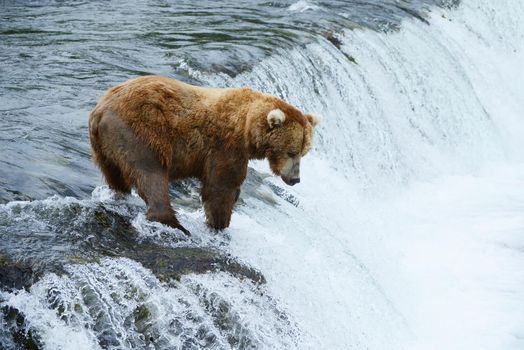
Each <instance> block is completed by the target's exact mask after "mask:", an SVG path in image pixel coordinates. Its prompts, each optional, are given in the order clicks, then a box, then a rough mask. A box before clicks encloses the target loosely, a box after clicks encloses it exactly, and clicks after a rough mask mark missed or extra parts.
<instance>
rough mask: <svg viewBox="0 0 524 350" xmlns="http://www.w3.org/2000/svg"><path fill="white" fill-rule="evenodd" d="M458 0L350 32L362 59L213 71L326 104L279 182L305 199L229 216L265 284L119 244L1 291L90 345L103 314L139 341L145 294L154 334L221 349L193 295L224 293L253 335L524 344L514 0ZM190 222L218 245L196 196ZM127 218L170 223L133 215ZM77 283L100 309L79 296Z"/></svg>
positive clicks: (270, 343) (302, 342)
mask: <svg viewBox="0 0 524 350" xmlns="http://www.w3.org/2000/svg"><path fill="white" fill-rule="evenodd" d="M464 2H465V3H464V4H463V5H461V7H460V8H459V9H458V10H455V11H445V12H444V11H440V10H435V11H434V12H433V13H432V14H431V17H430V18H429V21H430V23H431V26H427V25H425V24H424V23H422V22H419V21H416V20H409V21H405V22H404V23H403V26H402V29H401V30H400V32H396V33H390V34H383V33H375V32H370V31H366V30H354V31H348V32H346V33H343V34H342V35H341V37H340V39H341V41H342V42H343V47H342V50H343V52H344V53H345V54H346V55H350V56H352V57H353V58H354V59H355V60H356V62H357V63H358V64H354V63H352V62H350V60H349V59H348V58H347V57H346V56H345V54H344V53H343V52H341V51H339V50H338V49H336V48H335V47H334V46H333V45H331V44H330V43H329V42H327V41H322V42H318V43H312V44H308V45H306V46H304V47H301V48H296V49H294V50H292V51H291V52H281V53H280V54H278V55H275V56H273V57H271V58H269V59H267V60H265V61H263V62H261V63H260V64H258V65H257V66H256V67H255V69H254V70H253V71H251V72H248V73H245V74H243V75H241V76H238V77H237V78H235V79H234V80H231V79H229V78H228V77H225V76H209V77H206V79H207V80H208V81H209V83H210V84H214V85H216V84H218V85H235V86H238V85H250V86H254V87H255V88H258V89H260V90H263V91H267V92H269V93H274V94H278V95H280V96H282V97H283V98H285V99H287V100H289V101H290V102H292V103H294V104H296V105H297V106H299V107H300V108H302V109H303V110H306V111H311V112H317V113H319V114H322V115H323V116H324V121H323V124H322V125H321V127H320V128H319V130H318V132H317V135H316V136H317V138H316V141H315V148H314V150H313V151H312V152H311V154H310V155H308V156H307V158H305V159H304V160H303V162H302V164H303V165H302V176H301V177H302V182H301V184H300V185H299V186H295V187H293V188H292V189H289V191H290V193H291V194H292V195H294V196H295V197H296V198H298V200H299V201H300V204H299V205H298V206H297V207H295V206H293V205H291V204H290V203H288V202H286V201H284V200H282V199H280V198H277V197H275V200H277V201H278V206H276V207H274V206H269V205H267V204H266V203H263V202H261V201H258V200H256V199H251V200H249V199H248V202H247V205H245V206H242V207H241V208H239V209H238V210H237V212H236V213H235V214H234V216H233V220H232V226H231V228H230V229H228V230H227V235H229V236H230V237H231V242H230V243H229V247H228V248H227V249H228V250H229V251H230V253H231V254H232V255H233V256H237V257H240V258H241V259H242V260H243V261H245V262H247V263H249V264H250V265H251V266H254V267H256V268H258V269H259V270H260V271H261V272H262V273H263V274H264V275H265V277H266V279H267V285H266V286H264V287H262V289H259V288H257V287H255V286H253V285H251V283H249V282H245V281H244V282H241V281H239V280H238V279H236V278H233V277H231V276H229V275H227V274H222V273H218V274H209V275H190V276H186V277H185V278H183V279H182V280H181V281H180V282H174V283H173V284H172V285H165V284H162V283H160V282H159V281H158V280H157V279H156V278H155V277H154V276H153V275H152V274H151V273H150V272H149V271H148V270H147V269H144V268H143V267H142V266H141V265H140V264H138V263H136V262H133V261H131V260H128V259H123V258H122V259H107V260H104V261H102V262H101V263H100V264H89V265H84V266H82V265H79V266H71V267H68V269H69V272H70V276H69V277H67V276H56V275H48V276H46V277H45V278H44V279H42V280H41V281H39V282H38V283H37V284H35V285H34V286H33V287H32V289H31V290H30V291H29V292H21V293H3V294H1V295H0V297H1V298H2V299H3V300H5V301H4V302H3V304H8V305H11V306H14V307H17V308H18V309H20V310H21V311H22V312H23V313H24V314H26V315H27V316H28V317H27V318H28V319H29V322H30V324H31V327H32V328H33V329H36V330H38V331H39V332H40V334H42V335H43V339H44V345H45V346H46V348H47V349H59V348H61V349H69V348H71V346H72V345H71V344H74V345H75V348H78V349H93V348H97V347H98V345H96V336H95V331H96V332H98V333H100V332H102V331H104V330H105V331H107V332H110V333H111V332H112V333H114V334H112V337H110V338H111V339H117V340H118V344H114V347H115V348H119V347H132V346H134V344H141V342H142V341H143V339H139V337H140V334H138V333H137V332H134V330H133V329H129V328H128V326H127V323H126V322H127V321H126V319H128V318H130V317H132V315H133V313H134V312H135V310H136V308H137V307H138V306H140V305H146V306H148V307H149V308H150V309H151V310H153V312H152V319H151V320H149V321H148V322H150V324H148V325H146V326H147V327H150V329H149V328H148V331H147V332H146V333H149V334H161V336H160V337H159V338H158V339H160V340H159V342H160V344H169V346H171V347H175V346H181V343H180V342H181V339H192V338H194V336H195V334H197V333H198V332H199V330H201V329H204V331H205V332H207V333H208V334H211V335H213V336H215V337H216V340H215V342H214V347H215V348H227V347H228V345H227V340H226V339H225V338H226V337H227V336H228V335H229V333H234V332H236V331H237V330H234V329H233V330H231V332H229V333H228V332H227V331H226V332H224V331H221V330H218V329H215V328H213V327H214V322H213V321H212V320H209V319H208V317H209V316H208V312H207V311H206V310H205V307H204V306H203V305H204V304H205V303H204V302H203V300H208V301H206V302H209V300H211V303H212V304H213V300H218V301H219V302H220V300H225V301H227V303H228V304H229V305H231V308H232V314H233V315H235V317H237V318H238V320H239V321H238V324H239V325H241V328H242V329H241V330H240V331H239V332H240V333H242V332H244V333H242V334H246V333H247V334H249V335H248V338H249V339H255V343H256V344H257V345H258V346H259V347H260V348H267V349H271V348H293V347H298V348H301V349H351V348H353V349H380V350H382V349H410V348H413V349H522V348H524V267H523V266H524V163H523V161H524V159H523V153H522V150H523V149H524V148H523V146H524V140H523V137H522V136H521V135H524V87H523V83H522V82H523V81H524V71H523V70H522V69H521V62H524V28H523V27H524V5H523V4H521V3H520V1H519V0H505V1H500V0H498V1H496V2H495V1H488V0H478V1H473V0H471V1H467V0H466V1H464ZM314 10H315V9H314V8H310V9H309V11H314ZM290 11H291V9H290ZM196 73H198V74H199V77H200V78H203V75H202V73H201V72H196ZM196 73H195V74H196ZM315 91H316V92H315ZM254 165H255V166H256V167H257V169H259V170H261V171H264V172H268V169H267V166H266V165H265V163H256V164H254ZM270 181H274V182H275V183H277V184H279V185H282V184H281V182H280V180H279V179H272V180H270ZM105 194H106V192H105V191H104V190H102V191H100V190H98V191H97V192H96V193H95V194H94V195H93V201H95V202H96V201H107V200H111V199H108V198H105V197H104V196H105ZM131 200H134V199H131ZM56 201H59V202H60V203H62V202H63V203H62V205H65V204H67V202H68V201H70V199H64V200H61V199H56V198H55V199H53V200H52V201H51V202H52V203H55V202H56ZM78 202H79V203H82V205H92V203H91V202H90V201H78ZM52 203H51V204H52ZM55 204H56V203H55ZM17 205H19V204H16V203H14V204H11V205H10V206H11V207H15V206H17ZM24 205H28V204H24ZM44 205H48V204H45V203H44ZM49 205H50V204H49ZM6 208H7V209H9V208H8V206H6ZM9 210H10V209H9ZM182 221H183V224H184V225H185V226H186V227H188V228H189V229H190V230H191V231H192V232H196V233H197V234H196V238H195V239H196V240H195V242H193V243H195V244H197V245H202V244H204V245H210V246H213V245H217V246H218V247H222V246H223V245H224V244H227V243H226V242H225V241H224V242H222V241H221V240H218V241H217V240H215V239H208V238H206V237H207V236H206V235H207V234H208V232H206V230H205V228H204V226H203V224H202V222H203V214H202V212H194V213H185V212H183V213H182ZM133 225H134V226H135V227H136V228H137V229H138V230H139V231H140V232H141V234H142V235H143V236H144V237H151V236H154V235H158V237H159V240H160V239H164V238H165V237H166V235H165V232H160V233H159V230H158V227H157V226H155V224H150V223H146V222H145V221H144V219H143V215H142V216H141V215H139V216H137V217H136V218H135V220H133ZM167 234H169V231H168V232H167ZM170 243H171V242H166V244H170ZM49 290H60V294H57V296H56V297H55V299H54V300H53V302H54V303H60V302H62V301H63V304H64V307H65V313H64V315H65V318H66V319H64V317H60V316H59V315H57V313H56V312H55V311H51V310H50V309H49V307H50V306H49ZM261 290H262V292H261ZM129 291H134V292H133V294H129V293H130V292H129ZM82 293H84V294H85V293H87V294H88V295H90V296H91V297H92V298H97V299H98V302H97V303H95V305H101V306H103V307H105V308H106V309H104V310H85V309H86V308H87V306H86V305H84V304H83V300H85V295H84V294H82ZM260 293H261V294H260ZM261 295H263V296H261ZM76 305H78V306H76ZM75 307H80V308H82V310H84V311H85V312H77V311H75ZM68 308H70V309H68ZM280 310H283V311H284V312H285V313H286V314H287V315H288V316H289V318H290V322H287V321H281V320H279V315H280ZM100 312H101V313H100ZM100 315H107V317H100ZM188 315H189V316H188ZM177 322H179V323H180V324H181V325H182V327H181V328H179V329H180V332H182V333H180V334H175V333H172V330H173V324H176V323H177ZM97 323H99V324H98V326H97ZM175 329H177V327H175ZM155 332H156V333H155ZM0 334H1V333H0ZM181 334H182V335H181ZM197 345H198V344H197Z"/></svg>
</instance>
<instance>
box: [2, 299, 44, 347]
mask: <svg viewBox="0 0 524 350" xmlns="http://www.w3.org/2000/svg"><path fill="white" fill-rule="evenodd" d="M0 310H1V315H2V318H3V323H4V327H5V329H4V332H6V334H2V333H3V332H0V335H1V336H2V339H0V348H1V349H6V350H10V349H13V350H15V349H17V350H18V349H24V350H38V349H41V348H42V346H41V343H40V341H39V340H38V337H36V336H35V335H34V334H33V332H32V331H31V330H30V329H28V328H27V325H26V321H25V317H24V315H22V314H21V313H20V312H19V311H18V310H17V309H15V308H13V307H8V306H4V307H2V308H1V309H0Z"/></svg>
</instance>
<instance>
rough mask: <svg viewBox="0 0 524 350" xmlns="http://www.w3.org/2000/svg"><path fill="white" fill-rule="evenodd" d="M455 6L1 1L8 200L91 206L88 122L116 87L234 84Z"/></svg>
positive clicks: (0, 88)
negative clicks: (286, 54) (358, 32)
mask: <svg viewBox="0 0 524 350" xmlns="http://www.w3.org/2000/svg"><path fill="white" fill-rule="evenodd" d="M451 3H452V2H450V1H447V2H443V1H438V0H422V1H394V0H387V1H373V0H366V1H355V0H352V1H324V2H315V3H307V2H298V3H295V2H293V1H280V2H271V1H255V0H253V1H217V2H209V1H177V2H168V1H144V2H119V1H111V2H101V1H85V2H68V1H37V2H31V1H0V203H1V202H4V203H5V202H8V201H11V200H14V199H42V198H45V197H48V196H50V195H53V194H60V195H68V196H75V197H80V198H82V197H85V196H87V195H88V194H90V193H91V191H92V190H93V188H94V187H95V186H96V185H98V184H100V183H101V178H100V175H99V173H98V171H97V170H96V169H95V168H94V166H93V164H92V162H91V161H90V149H89V144H88V136H87V118H88V114H89V111H90V109H91V108H92V107H93V106H94V105H95V103H96V101H97V99H98V98H99V96H100V95H101V94H102V93H103V91H104V90H106V89H107V88H108V87H110V86H112V85H114V84H117V83H119V82H122V81H124V80H127V79H129V78H132V77H136V76H138V75H144V74H161V75H166V76H172V77H176V78H179V79H182V80H185V81H188V82H192V83H199V81H198V74H195V72H200V73H223V74H227V75H230V76H234V75H236V74H238V73H240V72H243V71H246V70H249V69H250V68H251V67H253V66H254V65H255V64H256V63H257V62H258V61H260V60H261V59H262V58H263V57H266V56H267V55H270V54H271V53H272V52H273V51H274V50H275V49H277V48H282V47H292V46H294V45H303V44H304V43H307V42H310V41H312V40H315V37H317V36H328V37H329V38H330V39H331V40H332V41H333V42H334V44H336V43H337V41H336V39H333V38H334V37H333V34H331V33H332V32H335V33H336V31H337V30H340V29H342V28H353V27H356V26H363V27H368V28H371V29H374V30H384V31H385V30H392V29H395V28H397V27H398V25H399V24H400V21H401V20H402V18H404V17H406V16H415V17H417V18H419V19H421V20H424V16H425V15H424V13H425V12H426V11H427V10H428V9H429V7H430V6H431V5H446V6H449V5H450V4H451ZM290 6H291V7H290ZM293 6H294V7H293ZM308 6H313V8H310V7H308Z"/></svg>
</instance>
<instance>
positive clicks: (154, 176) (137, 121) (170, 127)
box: [89, 76, 318, 235]
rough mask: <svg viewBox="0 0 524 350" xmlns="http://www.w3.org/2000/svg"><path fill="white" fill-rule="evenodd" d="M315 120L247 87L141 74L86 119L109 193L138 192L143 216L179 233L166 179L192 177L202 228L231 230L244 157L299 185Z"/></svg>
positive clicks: (106, 97) (109, 93)
mask: <svg viewBox="0 0 524 350" xmlns="http://www.w3.org/2000/svg"><path fill="white" fill-rule="evenodd" d="M317 121H318V120H317V118H316V117H314V116H313V115H309V114H303V113H302V112H301V111H299V110H298V109H297V108H295V107H293V106H291V105H290V104H288V103H286V102H284V101H282V100H281V99H279V98H277V97H275V96H271V95H267V94H263V93H260V92H257V91H253V90H251V89H249V88H205V87H198V86H193V85H189V84H186V83H183V82H181V81H177V80H174V79H169V78H164V77H158V76H144V77H140V78H136V79H132V80H129V81H127V82H124V83H122V84H120V85H118V86H115V87H113V88H111V89H109V90H108V91H107V92H106V94H105V95H104V96H103V97H102V98H100V100H99V102H98V104H97V105H96V107H95V108H94V109H93V111H92V112H91V115H90V117H89V136H90V140H91V147H92V151H93V159H94V162H95V163H96V164H97V166H98V167H99V168H100V170H101V171H102V173H103V175H104V177H105V180H106V181H107V184H108V185H109V188H111V189H112V190H114V191H116V192H119V193H123V194H128V193H130V191H131V188H133V187H134V188H136V190H137V192H138V194H139V196H140V197H141V198H142V199H143V200H144V201H145V203H146V204H147V206H148V211H147V214H146V217H147V219H148V220H151V221H158V222H160V223H163V224H166V225H168V226H171V227H174V228H178V229H180V230H181V231H183V232H184V233H185V234H188V235H189V232H188V230H186V229H185V228H184V227H183V226H182V225H181V224H180V223H179V222H178V220H177V218H176V216H175V212H174V210H173V209H172V207H171V203H170V201H169V194H168V187H169V181H170V180H176V179H182V178H187V177H195V178H198V179H200V181H201V183H202V188H201V197H202V203H203V206H204V211H205V214H206V219H207V224H208V225H209V226H210V227H211V228H214V229H218V230H220V229H224V228H226V227H228V226H229V222H230V219H231V214H232V209H233V205H234V204H235V202H236V201H237V199H238V196H239V194H240V185H241V184H242V182H243V181H244V179H245V177H246V174H247V165H248V161H249V160H250V159H263V158H267V159H268V160H269V164H270V167H271V170H272V171H273V173H274V174H275V175H280V176H281V177H282V180H284V182H285V183H286V184H288V185H294V184H296V183H298V182H300V176H299V167H300V158H301V157H302V156H304V155H305V154H306V153H307V152H308V151H309V149H310V148H311V141H312V136H313V128H314V126H315V125H316V124H317Z"/></svg>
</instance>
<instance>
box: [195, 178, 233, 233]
mask: <svg viewBox="0 0 524 350" xmlns="http://www.w3.org/2000/svg"><path fill="white" fill-rule="evenodd" d="M239 194H240V189H239V188H224V187H211V186H206V185H204V187H203V188H202V202H203V204H204V211H205V212H206V223H207V225H208V226H209V227H211V228H213V229H215V230H223V229H225V228H226V227H228V226H229V223H230V221H231V214H232V213H233V207H234V205H235V202H236V201H237V199H238V195H239Z"/></svg>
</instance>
